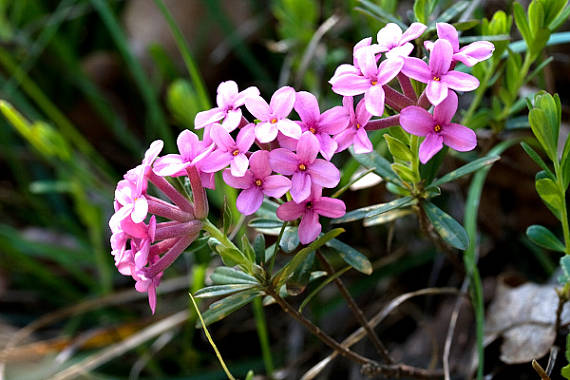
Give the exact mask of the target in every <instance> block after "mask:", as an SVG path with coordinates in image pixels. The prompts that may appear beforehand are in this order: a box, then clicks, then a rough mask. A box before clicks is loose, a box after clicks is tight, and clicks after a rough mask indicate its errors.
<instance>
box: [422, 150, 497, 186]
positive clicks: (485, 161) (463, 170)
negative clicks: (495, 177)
mask: <svg viewBox="0 0 570 380" xmlns="http://www.w3.org/2000/svg"><path fill="white" fill-rule="evenodd" d="M499 159H500V157H499V156H486V157H481V158H478V159H476V160H474V161H471V162H470V163H468V164H466V165H463V166H462V167H460V168H457V169H455V170H453V171H450V172H449V173H447V174H446V175H444V176H443V177H441V178H439V179H437V180H435V181H434V182H432V183H431V184H430V185H429V186H428V188H430V187H435V186H439V185H442V184H444V183H447V182H451V181H455V180H456V179H458V178H461V177H463V176H465V175H467V174H470V173H473V172H475V171H477V170H479V169H481V168H484V167H486V166H489V165H491V164H493V163H494V162H496V161H498V160H499Z"/></svg>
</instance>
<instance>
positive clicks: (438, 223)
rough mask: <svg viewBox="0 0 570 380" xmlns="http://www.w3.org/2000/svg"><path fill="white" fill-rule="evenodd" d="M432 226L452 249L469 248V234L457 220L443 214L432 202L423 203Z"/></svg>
mask: <svg viewBox="0 0 570 380" xmlns="http://www.w3.org/2000/svg"><path fill="white" fill-rule="evenodd" d="M422 207H423V209H424V211H425V212H426V215H427V217H428V219H429V220H430V222H431V224H432V225H433V227H434V228H435V230H436V231H437V233H438V234H439V236H441V238H442V239H443V240H444V241H445V242H446V243H447V244H449V245H451V246H452V247H455V248H457V249H461V250H465V249H467V247H468V246H469V237H468V236H467V232H465V229H464V228H463V226H462V225H461V224H459V223H458V222H457V220H455V219H453V218H452V217H451V216H449V215H448V214H446V213H445V212H443V211H442V210H441V209H440V208H439V207H437V206H436V205H434V204H433V203H431V202H424V203H422Z"/></svg>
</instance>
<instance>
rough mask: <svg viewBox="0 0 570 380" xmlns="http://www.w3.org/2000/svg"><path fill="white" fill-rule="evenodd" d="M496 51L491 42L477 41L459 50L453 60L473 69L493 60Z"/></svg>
mask: <svg viewBox="0 0 570 380" xmlns="http://www.w3.org/2000/svg"><path fill="white" fill-rule="evenodd" d="M494 50H495V46H494V45H493V44H492V43H490V42H489V41H476V42H473V43H470V44H469V45H467V46H464V47H462V48H461V49H459V52H458V53H456V54H454V55H453V58H454V59H455V60H457V61H460V62H463V63H464V64H465V65H466V66H469V67H471V66H473V65H475V64H476V63H478V62H481V61H484V60H486V59H489V58H491V56H492V55H493V51H494Z"/></svg>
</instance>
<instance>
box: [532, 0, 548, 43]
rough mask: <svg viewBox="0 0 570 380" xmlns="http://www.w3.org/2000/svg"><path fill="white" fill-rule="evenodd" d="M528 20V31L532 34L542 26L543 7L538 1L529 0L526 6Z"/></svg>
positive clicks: (534, 34)
mask: <svg viewBox="0 0 570 380" xmlns="http://www.w3.org/2000/svg"><path fill="white" fill-rule="evenodd" d="M528 20H529V27H530V32H531V34H532V35H533V36H536V34H537V33H538V32H539V31H540V30H541V29H542V27H543V26H544V7H543V6H542V4H541V3H540V1H536V0H535V1H531V3H530V4H529V6H528Z"/></svg>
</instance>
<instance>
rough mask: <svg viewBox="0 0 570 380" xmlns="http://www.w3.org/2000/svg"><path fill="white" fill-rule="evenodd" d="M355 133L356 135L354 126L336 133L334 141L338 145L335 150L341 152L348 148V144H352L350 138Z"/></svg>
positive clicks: (352, 137)
mask: <svg viewBox="0 0 570 380" xmlns="http://www.w3.org/2000/svg"><path fill="white" fill-rule="evenodd" d="M355 135H356V133H355V129H354V128H348V129H345V130H344V131H342V132H341V133H339V134H338V135H336V136H335V137H334V141H336V143H337V145H338V146H337V148H336V151H337V152H342V151H343V150H345V149H346V148H348V147H349V146H350V145H352V140H353V139H354V136H355Z"/></svg>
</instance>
